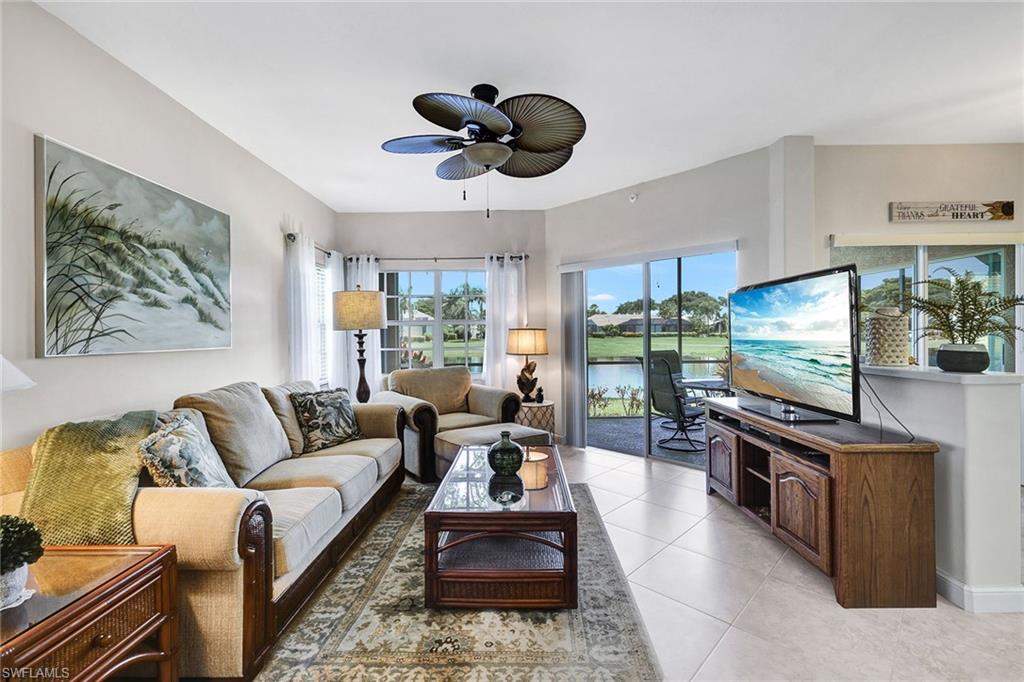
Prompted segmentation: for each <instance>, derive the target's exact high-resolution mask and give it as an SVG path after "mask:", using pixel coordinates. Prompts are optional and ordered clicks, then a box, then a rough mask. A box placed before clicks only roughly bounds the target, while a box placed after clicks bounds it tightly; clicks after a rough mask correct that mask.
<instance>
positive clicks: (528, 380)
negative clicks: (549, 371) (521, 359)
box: [516, 360, 537, 403]
mask: <svg viewBox="0 0 1024 682" xmlns="http://www.w3.org/2000/svg"><path fill="white" fill-rule="evenodd" d="M536 371H537V362H536V361H535V360H528V361H527V362H526V364H525V365H523V369H522V371H521V372H519V376H518V377H516V385H517V386H519V392H520V393H522V394H523V402H524V403H532V402H533V396H532V395H530V394H531V393H533V389H535V388H537V377H535V376H533V373H534V372H536Z"/></svg>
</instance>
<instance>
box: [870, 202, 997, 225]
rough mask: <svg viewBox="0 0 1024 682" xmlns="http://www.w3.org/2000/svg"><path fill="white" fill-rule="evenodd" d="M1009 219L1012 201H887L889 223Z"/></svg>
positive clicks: (966, 221) (965, 221)
mask: <svg viewBox="0 0 1024 682" xmlns="http://www.w3.org/2000/svg"><path fill="white" fill-rule="evenodd" d="M986 220H1013V202H1012V201H890V202H889V222H890V223H970V222H979V221H986Z"/></svg>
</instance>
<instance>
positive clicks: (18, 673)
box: [0, 668, 71, 680]
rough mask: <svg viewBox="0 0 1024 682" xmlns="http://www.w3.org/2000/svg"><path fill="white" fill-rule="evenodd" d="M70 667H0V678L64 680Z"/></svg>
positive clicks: (69, 674)
mask: <svg viewBox="0 0 1024 682" xmlns="http://www.w3.org/2000/svg"><path fill="white" fill-rule="evenodd" d="M69 677H71V669H70V668H0V680H66V679H68V678H69Z"/></svg>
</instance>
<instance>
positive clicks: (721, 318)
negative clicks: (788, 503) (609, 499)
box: [646, 251, 736, 466]
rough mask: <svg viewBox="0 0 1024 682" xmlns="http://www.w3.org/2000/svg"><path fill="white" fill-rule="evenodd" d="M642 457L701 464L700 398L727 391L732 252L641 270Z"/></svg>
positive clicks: (664, 262) (661, 262)
mask: <svg viewBox="0 0 1024 682" xmlns="http://www.w3.org/2000/svg"><path fill="white" fill-rule="evenodd" d="M648 281H649V287H648V288H649V292H650V303H649V305H648V307H649V310H650V315H649V322H648V327H647V329H648V332H647V335H646V343H647V358H648V362H647V370H648V390H647V407H648V415H649V420H648V423H649V428H648V429H647V443H646V445H647V453H648V454H649V455H650V456H652V457H658V458H661V459H668V460H672V461H677V462H682V463H684V464H691V465H694V466H703V465H704V422H703V413H704V410H703V399H704V398H705V397H707V396H708V395H716V394H720V393H722V392H723V391H724V389H725V388H726V386H727V380H726V376H725V372H726V368H727V366H728V363H727V360H728V352H729V337H728V328H727V315H726V296H727V294H728V292H729V290H730V289H732V288H734V287H735V286H736V253H735V252H734V251H729V252H722V253H712V254H702V255H695V256H682V257H679V258H670V259H664V260H658V261H651V262H650V263H649V264H648Z"/></svg>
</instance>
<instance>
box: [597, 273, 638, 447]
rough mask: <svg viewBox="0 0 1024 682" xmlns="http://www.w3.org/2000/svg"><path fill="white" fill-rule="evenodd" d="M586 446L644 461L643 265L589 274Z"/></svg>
mask: <svg viewBox="0 0 1024 682" xmlns="http://www.w3.org/2000/svg"><path fill="white" fill-rule="evenodd" d="M586 285H587V387H586V390H587V396H586V397H587V400H586V404H587V445H590V446H593V447H599V448H604V449H606V450H615V451H617V452H624V453H627V454H631V455H644V454H645V448H644V442H645V438H644V398H643V396H644V371H643V355H644V305H643V290H644V265H643V264H642V263H637V264H633V265H622V266H618V267H611V268H599V269H594V270H589V271H587V273H586Z"/></svg>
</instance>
